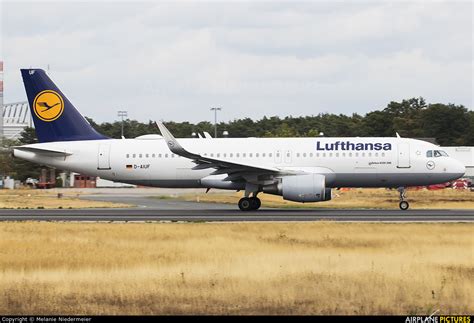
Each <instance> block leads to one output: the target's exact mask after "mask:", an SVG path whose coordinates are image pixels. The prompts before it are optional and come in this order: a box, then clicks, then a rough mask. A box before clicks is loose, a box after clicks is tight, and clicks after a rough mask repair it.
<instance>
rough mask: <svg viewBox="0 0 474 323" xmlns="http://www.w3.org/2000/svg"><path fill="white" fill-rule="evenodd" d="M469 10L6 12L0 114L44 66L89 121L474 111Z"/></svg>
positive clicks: (161, 7)
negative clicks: (392, 107)
mask: <svg viewBox="0 0 474 323" xmlns="http://www.w3.org/2000/svg"><path fill="white" fill-rule="evenodd" d="M473 10H474V9H473V3H472V2H471V1H463V2H453V1H445V2H443V1H437V2H433V1H395V2H388V1H377V2H362V1H329V2H325V1H312V2H295V1H286V2H285V1H283V2H274V1H251V2H250V1H239V2H237V1H235V2H222V1H221V2H218V1H217V2H205V1H199V2H198V1H174V2H161V1H149V2H135V1H133V2H126V1H96V2H84V1H82V2H72V1H62V2H43V1H29V2H18V1H10V2H9V1H2V3H1V7H0V14H1V30H0V31H1V45H0V53H1V58H2V59H3V60H4V61H5V64H4V69H5V72H4V80H5V85H4V89H5V93H4V101H5V103H9V102H17V101H24V100H26V94H25V91H24V88H23V83H22V80H21V76H20V71H19V69H20V68H28V67H36V68H44V69H47V67H48V66H49V74H50V76H51V78H52V79H53V80H54V81H55V82H56V84H57V85H58V87H59V88H60V89H61V90H62V92H63V93H64V94H65V95H66V96H67V97H68V98H69V100H70V101H71V102H72V103H73V104H74V105H75V106H76V108H78V110H79V111H80V112H81V113H82V114H83V115H85V116H88V117H91V118H93V119H94V120H95V121H98V122H105V121H114V120H118V119H119V118H118V117H117V111H118V110H126V111H128V116H129V118H130V119H136V120H140V121H148V120H165V121H178V122H181V121H190V122H198V121H203V120H204V121H213V119H214V113H213V112H212V111H210V108H212V107H220V108H222V111H219V114H218V119H219V120H223V121H228V120H233V119H238V118H247V117H248V118H252V119H260V118H262V117H263V116H274V115H277V116H280V117H285V116H290V115H291V116H304V115H317V114H319V113H337V114H339V113H342V114H348V115H351V114H352V113H359V114H365V113H367V112H370V111H373V110H378V109H382V108H384V107H385V106H386V105H387V103H389V102H390V101H401V100H402V99H408V98H412V97H420V96H421V97H424V98H425V100H426V101H427V102H429V103H436V102H440V103H454V104H462V105H464V106H466V107H467V108H468V109H473V82H472V79H473V72H474V70H473V43H474V42H473Z"/></svg>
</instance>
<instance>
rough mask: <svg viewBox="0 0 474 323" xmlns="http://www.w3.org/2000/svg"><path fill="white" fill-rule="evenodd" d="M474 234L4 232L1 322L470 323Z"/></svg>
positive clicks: (94, 228) (420, 227) (161, 226)
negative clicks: (461, 319) (396, 317)
mask: <svg viewBox="0 0 474 323" xmlns="http://www.w3.org/2000/svg"><path fill="white" fill-rule="evenodd" d="M473 252H474V225H473V224H471V223H456V224H455V223H444V224H442V223H405V224H400V223H399V224H389V223H387V224H382V223H333V222H316V223H227V224H223V223H220V224H219V223H214V224H210V223H193V224H191V223H47V222H41V223H34V222H21V223H13V222H10V223H7V222H2V223H0V254H1V256H0V313H2V314H58V313H61V314H198V313H206V314H220V313H224V314H393V313H394V314H431V313H432V312H434V311H435V310H440V312H439V314H465V313H473V312H474V301H473V300H474V280H473V277H474V254H473Z"/></svg>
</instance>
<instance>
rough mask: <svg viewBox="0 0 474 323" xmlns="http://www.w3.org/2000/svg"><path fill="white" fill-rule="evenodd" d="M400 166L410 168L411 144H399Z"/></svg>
mask: <svg viewBox="0 0 474 323" xmlns="http://www.w3.org/2000/svg"><path fill="white" fill-rule="evenodd" d="M397 167H398V168H410V144H408V143H402V144H398V165H397Z"/></svg>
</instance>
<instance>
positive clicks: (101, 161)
mask: <svg viewBox="0 0 474 323" xmlns="http://www.w3.org/2000/svg"><path fill="white" fill-rule="evenodd" d="M97 169H110V145H109V144H100V145H99V152H98V162H97Z"/></svg>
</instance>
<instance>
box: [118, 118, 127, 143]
mask: <svg viewBox="0 0 474 323" xmlns="http://www.w3.org/2000/svg"><path fill="white" fill-rule="evenodd" d="M117 115H118V116H119V117H121V118H122V136H121V137H120V138H123V118H124V117H128V113H127V111H118V112H117Z"/></svg>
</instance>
